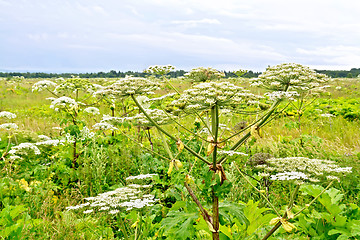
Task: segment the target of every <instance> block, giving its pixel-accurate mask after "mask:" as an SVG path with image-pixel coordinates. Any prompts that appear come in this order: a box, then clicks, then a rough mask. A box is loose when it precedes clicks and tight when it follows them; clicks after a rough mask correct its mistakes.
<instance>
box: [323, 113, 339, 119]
mask: <svg viewBox="0 0 360 240" xmlns="http://www.w3.org/2000/svg"><path fill="white" fill-rule="evenodd" d="M320 116H321V117H325V118H332V117H335V115H333V114H331V113H323V114H320Z"/></svg>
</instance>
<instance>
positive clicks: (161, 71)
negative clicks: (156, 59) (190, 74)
mask: <svg viewBox="0 0 360 240" xmlns="http://www.w3.org/2000/svg"><path fill="white" fill-rule="evenodd" d="M174 70H175V67H174V66H171V65H164V66H161V65H155V66H150V67H148V68H147V69H146V70H145V71H144V72H145V73H151V74H155V75H166V74H168V73H169V72H171V71H174Z"/></svg>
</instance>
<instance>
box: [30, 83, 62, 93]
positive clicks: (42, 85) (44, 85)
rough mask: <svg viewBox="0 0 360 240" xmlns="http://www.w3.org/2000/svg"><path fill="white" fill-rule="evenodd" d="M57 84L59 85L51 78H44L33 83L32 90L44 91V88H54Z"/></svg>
mask: <svg viewBox="0 0 360 240" xmlns="http://www.w3.org/2000/svg"><path fill="white" fill-rule="evenodd" d="M56 86H57V84H56V83H54V82H52V81H50V80H42V81H39V82H37V83H35V84H34V85H33V87H32V91H33V92H35V91H39V92H40V91H43V90H44V89H54V88H55V87H56Z"/></svg>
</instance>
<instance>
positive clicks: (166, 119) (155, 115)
mask: <svg viewBox="0 0 360 240" xmlns="http://www.w3.org/2000/svg"><path fill="white" fill-rule="evenodd" d="M145 111H146V113H147V114H148V115H149V116H150V117H151V119H152V120H154V121H155V122H156V123H157V124H158V125H165V124H168V123H170V122H171V121H172V119H175V118H176V117H175V116H174V115H172V114H170V113H167V114H166V113H165V112H164V111H163V110H160V109H145ZM128 120H132V122H134V123H135V124H137V125H140V126H144V127H151V126H153V123H151V122H150V121H149V119H147V117H146V116H145V115H144V114H143V113H139V114H137V115H135V116H134V117H132V118H128Z"/></svg>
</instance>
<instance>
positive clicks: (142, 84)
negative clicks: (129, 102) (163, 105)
mask: <svg viewBox="0 0 360 240" xmlns="http://www.w3.org/2000/svg"><path fill="white" fill-rule="evenodd" d="M159 87H160V84H159V83H156V82H153V81H151V80H149V79H147V78H141V77H125V78H121V79H119V80H118V81H116V82H115V83H113V84H111V85H110V86H107V87H105V88H104V89H103V90H100V91H97V92H95V93H94V95H110V96H113V97H126V96H130V95H142V94H154V92H153V91H155V90H158V89H159Z"/></svg>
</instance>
